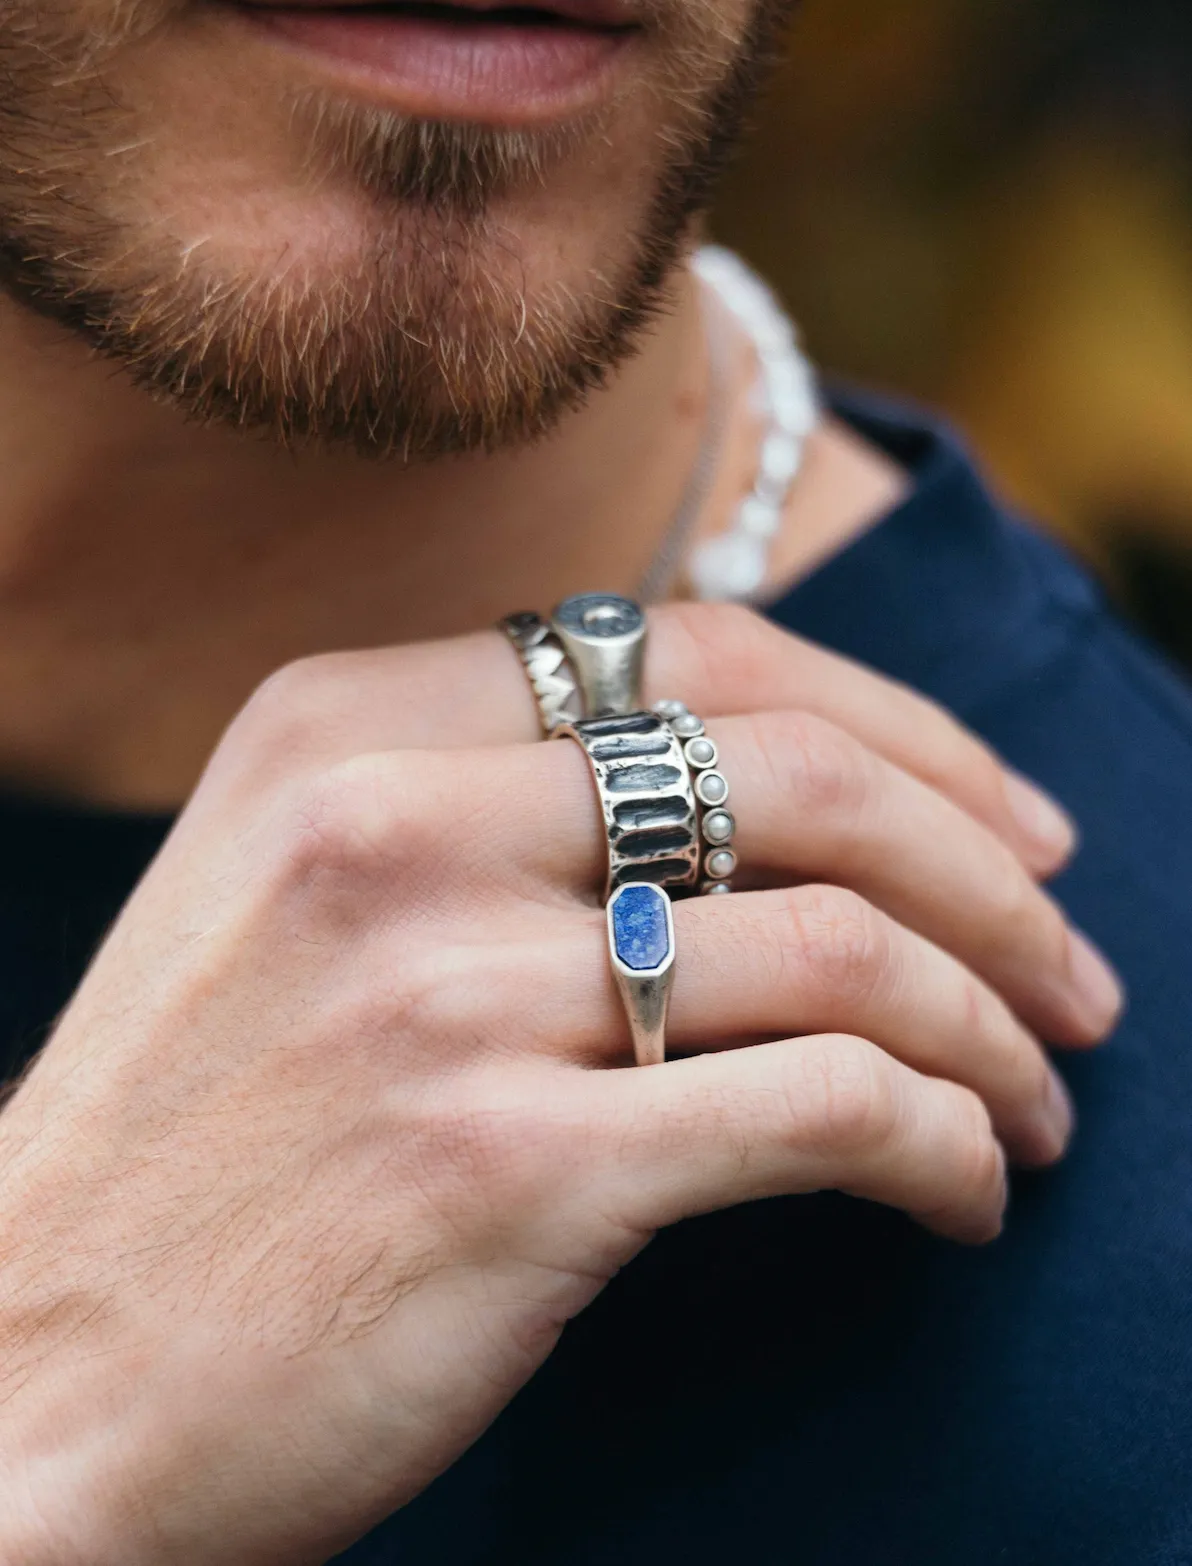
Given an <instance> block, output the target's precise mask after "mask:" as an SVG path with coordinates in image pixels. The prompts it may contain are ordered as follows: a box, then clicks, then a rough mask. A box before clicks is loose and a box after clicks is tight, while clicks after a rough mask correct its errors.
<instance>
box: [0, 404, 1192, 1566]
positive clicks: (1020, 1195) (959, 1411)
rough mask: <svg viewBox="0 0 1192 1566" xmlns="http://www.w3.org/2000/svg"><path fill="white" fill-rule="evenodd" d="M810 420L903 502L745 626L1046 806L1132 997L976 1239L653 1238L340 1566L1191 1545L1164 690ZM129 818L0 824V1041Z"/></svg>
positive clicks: (1043, 569) (856, 1233) (1190, 1193)
mask: <svg viewBox="0 0 1192 1566" xmlns="http://www.w3.org/2000/svg"><path fill="white" fill-rule="evenodd" d="M844 411H845V413H846V415H847V416H848V417H849V418H850V419H851V420H852V422H853V423H854V424H855V425H857V426H858V427H859V428H860V429H861V430H862V431H863V433H865V434H866V435H868V436H869V438H870V439H872V440H874V441H875V442H876V443H877V444H879V445H880V446H883V447H884V448H885V449H886V450H887V451H889V452H890V453H891V454H892V455H893V456H894V457H895V458H896V459H897V460H898V461H900V462H901V463H902V464H903V465H904V466H905V467H906V468H907V469H908V471H909V472H910V474H911V475H912V479H913V481H914V489H913V493H912V494H911V495H910V497H909V499H908V500H907V501H906V502H905V503H904V504H903V505H902V506H901V507H899V509H898V510H897V511H895V512H894V513H892V514H891V515H890V516H889V517H888V518H886V519H885V520H884V521H883V522H882V523H881V524H880V525H879V526H878V527H877V528H875V529H874V530H873V531H871V532H870V533H868V534H867V535H865V536H864V537H862V538H860V539H859V540H857V541H856V542H855V543H854V544H852V545H851V546H850V547H849V548H848V549H846V550H845V551H844V552H842V553H841V554H840V555H838V556H837V557H836V558H835V559H833V560H832V561H830V562H829V563H828V564H827V565H825V566H824V567H823V568H821V569H820V570H819V571H818V572H817V573H816V574H815V575H814V576H813V577H812V578H810V579H809V580H808V581H806V582H804V583H802V584H801V585H800V586H798V587H797V588H796V589H795V590H794V591H793V592H791V593H790V594H789V595H787V596H786V597H785V598H783V599H782V600H781V602H779V603H777V604H775V605H774V606H773V609H772V613H773V615H774V618H775V619H777V620H779V621H780V622H782V623H784V624H787V625H790V626H792V627H794V628H795V629H797V630H798V631H800V632H801V633H803V634H805V635H807V636H809V637H812V638H814V639H816V640H818V641H821V642H823V643H825V644H827V645H829V646H832V647H836V648H839V649H840V650H842V651H844V652H847V653H849V654H851V655H852V656H853V657H856V658H859V659H861V660H863V661H865V662H867V663H869V664H871V665H873V666H874V667H876V668H878V669H881V670H884V671H886V672H887V673H889V674H892V675H894V676H896V677H897V678H899V679H901V680H904V681H906V682H907V683H909V684H911V685H914V686H917V687H918V688H919V689H920V690H923V691H925V692H927V693H928V694H930V695H932V696H934V697H936V698H937V699H938V700H940V701H942V702H944V703H945V704H946V705H947V706H949V707H950V708H952V710H953V711H955V712H956V713H958V714H959V715H960V716H961V717H962V718H963V719H964V720H965V721H966V722H967V723H968V724H969V725H970V726H972V727H973V728H975V729H976V730H977V731H979V732H980V733H981V734H983V735H985V736H986V738H988V739H989V740H990V741H991V742H992V743H993V744H994V745H995V746H996V747H997V748H998V749H999V750H1000V751H1001V752H1002V754H1004V755H1005V756H1007V757H1008V758H1009V759H1010V760H1011V761H1013V762H1014V763H1015V764H1016V765H1017V766H1018V767H1019V768H1021V770H1022V771H1024V772H1026V773H1028V774H1029V775H1031V776H1033V777H1035V778H1038V779H1039V780H1040V781H1041V782H1042V783H1044V784H1045V785H1046V786H1047V787H1048V788H1050V789H1051V791H1052V792H1053V793H1054V794H1055V795H1056V796H1057V797H1058V798H1059V799H1061V800H1062V801H1063V802H1064V803H1065V804H1066V805H1067V806H1068V808H1069V809H1070V810H1071V811H1072V813H1073V815H1074V816H1075V817H1076V819H1077V821H1078V822H1079V824H1080V827H1081V831H1082V834H1083V839H1084V847H1083V849H1082V851H1081V853H1080V855H1079V857H1078V858H1077V859H1076V860H1075V862H1074V864H1073V865H1072V867H1071V868H1070V869H1069V870H1068V871H1067V872H1066V873H1065V874H1064V875H1063V877H1062V878H1061V879H1060V880H1059V882H1058V883H1057V884H1056V890H1057V892H1058V895H1059V897H1060V899H1061V900H1062V901H1063V903H1064V904H1065V905H1066V907H1067V908H1068V909H1069V911H1070V912H1071V914H1072V915H1073V917H1074V918H1075V920H1076V922H1077V923H1078V924H1081V925H1083V926H1084V927H1085V928H1086V929H1087V930H1088V931H1089V932H1090V934H1091V935H1092V936H1093V938H1094V939H1095V940H1096V941H1097V942H1099V943H1100V944H1101V945H1102V946H1103V947H1104V948H1105V950H1106V951H1107V952H1108V953H1109V955H1110V956H1111V957H1112V959H1113V960H1114V962H1115V963H1116V964H1117V965H1118V967H1119V968H1120V970H1121V972H1122V973H1123V975H1124V977H1125V979H1126V982H1127V985H1128V987H1129V992H1130V1010H1129V1012H1128V1015H1127V1017H1126V1019H1125V1021H1124V1023H1123V1025H1122V1027H1121V1028H1120V1030H1119V1032H1118V1034H1117V1036H1116V1038H1115V1039H1114V1041H1113V1042H1112V1043H1111V1044H1110V1045H1109V1046H1107V1047H1106V1048H1105V1049H1104V1050H1101V1051H1098V1052H1094V1053H1092V1054H1087V1055H1065V1056H1064V1057H1062V1059H1061V1065H1062V1068H1063V1070H1064V1071H1065V1074H1066V1075H1067V1078H1068V1081H1069V1083H1070V1085H1071V1087H1072V1089H1073V1093H1074V1096H1075V1099H1076V1103H1077V1106H1078V1110H1079V1114H1080V1128H1079V1134H1078V1137H1077V1140H1076V1143H1075V1145H1074V1148H1073V1151H1072V1154H1071V1156H1070V1157H1069V1158H1068V1160H1067V1161H1066V1162H1065V1164H1064V1165H1063V1166H1062V1167H1060V1168H1059V1169H1058V1170H1055V1171H1051V1172H1048V1173H1046V1174H1042V1175H1035V1176H1029V1177H1023V1178H1020V1179H1018V1181H1017V1182H1016V1185H1015V1191H1014V1198H1013V1203H1012V1209H1011V1215H1010V1219H1009V1224H1008V1227H1007V1230H1006V1233H1005V1235H1004V1237H1003V1238H1002V1239H1000V1240H999V1241H998V1242H997V1243H996V1244H995V1245H993V1246H991V1247H989V1248H988V1249H985V1250H979V1251H971V1250H965V1249H962V1248H960V1247H958V1246H953V1245H949V1244H947V1243H945V1242H942V1241H939V1240H936V1239H934V1238H932V1237H931V1236H929V1235H927V1234H926V1233H924V1232H923V1231H922V1230H920V1229H918V1228H917V1227H915V1226H914V1225H913V1224H912V1223H910V1222H909V1221H908V1220H906V1219H904V1218H903V1217H901V1216H900V1215H899V1214H897V1213H894V1212H892V1211H889V1210H886V1209H884V1208H880V1207H877V1206H874V1205H870V1204H867V1203H863V1202H859V1201H854V1200H850V1199H848V1198H844V1197H840V1196H834V1195H823V1196H815V1197H804V1198H792V1199H786V1200H780V1201H772V1202H766V1203H759V1204H756V1205H754V1206H751V1207H747V1208H740V1209H736V1210H734V1211H732V1212H728V1213H721V1214H717V1215H715V1216H712V1217H709V1218H704V1219H700V1220H697V1221H694V1222H691V1223H687V1224H682V1225H680V1226H678V1227H677V1228H675V1229H672V1230H669V1231H667V1232H666V1233H665V1234H663V1235H661V1236H660V1237H659V1238H658V1239H657V1240H656V1241H655V1242H654V1243H653V1244H652V1245H651V1246H650V1247H649V1248H648V1249H647V1250H646V1251H645V1252H644V1253H643V1254H642V1256H641V1257H640V1258H639V1259H638V1260H637V1261H635V1262H634V1263H633V1264H632V1265H631V1266H630V1267H628V1268H627V1269H626V1270H625V1271H624V1272H623V1273H622V1274H621V1275H620V1276H619V1277H618V1278H617V1279H616V1280H614V1282H613V1283H612V1284H611V1285H610V1286H609V1288H608V1289H607V1290H606V1291H605V1293H604V1294H603V1295H602V1296H601V1297H600V1298H599V1299H598V1300H597V1301H596V1303H595V1304H594V1305H593V1306H592V1307H591V1308H590V1309H589V1310H588V1311H587V1312H586V1313H585V1314H584V1315H583V1316H582V1317H580V1318H579V1319H578V1320H577V1321H576V1322H575V1323H573V1324H572V1325H571V1326H570V1327H569V1328H568V1330H567V1332H566V1333H565V1335H564V1338H563V1341H562V1343H561V1345H560V1347H559V1348H558V1350H557V1351H556V1353H555V1354H554V1356H553V1357H552V1358H551V1360H550V1361H549V1362H548V1363H547V1365H546V1367H545V1368H544V1369H543V1370H542V1371H541V1372H540V1373H539V1375H538V1376H537V1377H536V1378H535V1379H534V1380H533V1381H532V1382H531V1384H530V1385H529V1386H528V1387H527V1388H526V1389H525V1391H524V1392H523V1393H522V1394H521V1395H520V1396H519V1397H518V1398H517V1399H516V1400H515V1401H514V1403H513V1404H512V1406H511V1407H510V1408H509V1409H508V1410H507V1411H506V1412H505V1414H504V1415H502V1417H501V1418H500V1419H498V1421H497V1422H496V1424H495V1425H494V1426H493V1427H492V1429H491V1430H490V1431H489V1432H488V1433H487V1434H486V1435H485V1436H484V1437H483V1438H482V1439H481V1440H480V1441H479V1442H478V1443H477V1444H476V1445H475V1447H473V1449H472V1450H471V1451H470V1452H469V1453H467V1454H466V1455H465V1456H464V1458H463V1459H461V1461H460V1462H459V1463H458V1464H457V1465H456V1466H455V1467H454V1468H453V1469H452V1470H450V1471H449V1472H448V1473H447V1474H445V1475H444V1476H443V1477H442V1478H441V1479H439V1480H438V1481H437V1482H436V1483H435V1484H434V1485H432V1486H431V1488H430V1489H429V1490H428V1491H427V1492H426V1493H425V1494H424V1495H422V1496H421V1497H419V1498H418V1499H417V1500H416V1501H415V1502H414V1503H413V1504H412V1505H410V1506H409V1507H407V1508H406V1509H405V1510H404V1511H403V1512H401V1513H399V1514H398V1515H397V1516H396V1517H394V1518H392V1519H390V1521H389V1522H388V1523H387V1524H385V1525H383V1526H382V1527H381V1528H379V1529H377V1530H375V1531H374V1532H373V1533H372V1534H371V1535H370V1536H369V1537H368V1538H367V1539H365V1540H362V1541H361V1542H360V1543H359V1544H357V1545H356V1546H354V1547H353V1548H352V1549H350V1550H349V1551H347V1552H346V1554H344V1555H343V1556H342V1557H340V1560H341V1561H342V1562H344V1563H347V1566H381V1563H385V1566H390V1563H392V1566H671V1563H675V1566H679V1563H682V1566H703V1563H707V1566H713V1563H715V1566H724V1563H726V1562H730V1561H732V1562H736V1561H741V1562H744V1563H748V1566H779V1563H781V1566H995V1563H996V1566H1006V1563H1010V1566H1036V1563H1037V1566H1077V1563H1080V1566H1085V1563H1098V1566H1102V1563H1103V1566H1125V1563H1131V1566H1132V1563H1146V1566H1177V1563H1179V1566H1187V1563H1189V1562H1192V1039H1190V1037H1189V1032H1190V1027H1189V1024H1190V1022H1192V820H1190V814H1192V697H1190V696H1189V693H1188V691H1187V689H1186V687H1185V686H1184V684H1183V683H1182V682H1181V680H1180V679H1179V678H1177V677H1176V676H1174V675H1173V674H1172V673H1171V672H1169V671H1168V670H1167V669H1166V668H1165V667H1164V666H1163V665H1162V663H1161V662H1160V660H1159V659H1158V658H1157V657H1156V655H1155V654H1153V653H1152V652H1151V651H1149V650H1148V649H1147V648H1145V647H1144V646H1142V645H1140V643H1139V642H1138V641H1137V640H1136V639H1135V638H1134V637H1133V636H1132V635H1131V634H1130V633H1129V632H1127V631H1126V630H1125V629H1124V628H1123V627H1122V626H1121V625H1120V624H1119V623H1118V622H1117V620H1116V619H1115V618H1114V616H1113V615H1112V614H1111V613H1110V612H1109V611H1108V610H1107V608H1106V606H1105V604H1104V603H1103V601H1102V599H1101V596H1100V594H1099V592H1098V590H1097V589H1096V587H1095V586H1094V585H1093V584H1092V583H1091V582H1090V580H1089V578H1088V577H1087V576H1086V575H1085V574H1084V573H1083V572H1082V571H1081V570H1080V569H1078V568H1077V567H1076V566H1075V565H1074V564H1073V563H1072V562H1071V561H1070V560H1069V559H1068V558H1067V556H1065V555H1064V554H1063V553H1062V552H1061V551H1060V550H1058V549H1057V548H1056V547H1055V546H1054V545H1052V544H1050V543H1048V542H1046V541H1044V540H1043V539H1042V538H1041V537H1040V536H1039V535H1037V534H1036V533H1034V532H1032V531H1030V530H1028V529H1026V528H1023V527H1021V526H1020V525H1018V524H1017V523H1016V522H1015V521H1013V520H1011V519H1010V518H1008V517H1007V516H1006V515H1004V514H1003V513H1002V512H1001V511H999V509H998V508H997V507H996V506H995V505H994V503H993V502H992V501H991V500H990V498H989V497H988V495H987V493H986V492H985V490H984V489H983V488H982V486H981V483H980V482H979V480H978V478H977V477H976V475H975V473H974V471H973V469H972V467H971V465H970V464H969V462H968V461H967V459H966V458H965V456H964V454H963V452H962V451H961V450H960V448H959V447H958V446H957V445H956V444H955V443H954V442H953V441H952V439H951V438H950V437H949V436H947V435H946V434H944V433H942V432H940V431H938V430H935V429H932V428H930V427H927V426H925V425H923V424H922V423H921V422H917V421H914V420H912V419H909V418H907V417H904V416H901V415H897V414H892V413H890V412H888V411H881V410H878V409H875V408H869V407H866V406H864V405H862V404H859V403H855V402H854V403H850V404H849V405H848V406H847V407H846V408H845V409H844ZM163 829H164V823H162V822H156V821H152V820H144V819H139V818H115V817H110V816H98V815H96V816H88V815H86V814H83V813H79V812H73V813H67V812H62V811H59V810H52V809H49V808H41V807H36V806H30V805H27V804H16V803H13V804H11V805H10V806H9V807H8V808H7V809H6V810H5V812H4V814H3V815H2V816H0V845H2V849H3V858H2V861H0V862H2V863H3V865H4V867H5V868H4V872H3V884H2V887H0V896H2V898H3V902H2V905H0V952H2V953H3V957H2V959H0V961H2V964H3V966H2V967H0V979H2V981H3V982H2V983H0V1005H2V1007H3V1012H2V1014H0V1026H2V1027H3V1028H4V1031H5V1033H6V1036H7V1037H8V1039H9V1040H10V1041H11V1043H12V1047H13V1049H14V1051H19V1050H20V1049H21V1048H22V1047H28V1045H29V1044H31V1043H33V1042H35V1041H36V1040H37V1038H38V1037H39V1036H40V1033H41V1031H42V1030H43V1029H44V1027H45V1025H46V1024H47V1022H48V1020H49V1018H50V1017H51V1016H52V1014H53V1012H54V1011H55V1009H57V1008H58V1007H60V1006H61V1005H62V1004H63V1002H64V1001H65V999H66V998H67V996H68V994H69V991H70V988H71V986H72V984H73V983H74V982H75V980H76V979H77V976H78V973H79V971H80V970H81V967H82V965H83V963H84V962H85V959H86V956H87V954H88V952H89V950H90V949H91V946H92V945H93V943H94V941H95V939H96V937H97V935H98V933H99V931H100V930H101V928H102V926H103V923H104V922H105V921H106V920H107V919H108V918H109V917H110V916H111V914H112V913H113V912H114V911H115V909H116V908H117V907H118V906H119V904H120V902H121V901H122V900H123V898H124V897H125V896H126V895H127V893H128V891H129V890H130V889H131V886H132V883H133V881H134V879H135V877H136V875H137V874H138V872H139V870H140V868H141V867H142V865H143V863H144V862H145V860H146V858H147V857H148V855H149V853H150V852H151V851H152V848H153V846H154V845H155V843H156V841H157V840H158V839H159V837H160V834H161V832H162V830H163ZM232 1554H234V1552H232ZM231 1558H232V1555H229V1559H231Z"/></svg>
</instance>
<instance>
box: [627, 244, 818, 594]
mask: <svg viewBox="0 0 1192 1566" xmlns="http://www.w3.org/2000/svg"><path fill="white" fill-rule="evenodd" d="M691 266H692V271H693V272H694V273H695V275H696V277H697V278H698V279H699V282H700V285H701V287H702V289H703V293H704V299H703V305H704V312H703V313H704V320H705V323H706V325H705V330H706V332H707V342H708V407H707V413H706V415H705V419H704V431H703V436H702V438H701V441H700V449H699V452H698V453H697V455H696V459H695V464H694V466H693V467H692V470H691V473H690V475H689V476H688V479H687V483H686V485H685V486H684V489H683V494H682V496H681V497H680V500H679V504H678V507H677V508H676V510H675V514H674V516H673V518H672V519H671V522H670V525H669V526H668V527H667V530H666V533H665V534H664V535H663V539H662V543H661V544H660V545H659V547H658V551H657V553H656V554H655V556H654V559H653V560H652V561H651V562H650V565H649V568H648V569H647V571H646V573H645V576H644V577H643V578H642V581H641V583H640V585H639V588H638V597H639V599H640V600H641V601H642V602H644V603H651V602H654V601H656V600H657V599H659V598H661V597H662V596H663V595H664V594H665V593H666V591H667V589H668V588H669V587H670V586H671V584H672V583H673V581H674V579H675V576H676V575H677V574H678V572H679V570H680V568H683V567H685V570H686V574H687V575H688V577H689V578H690V581H691V586H692V589H693V591H694V593H695V596H696V597H697V598H700V599H703V600H705V601H709V600H715V599H736V600H739V601H743V602H749V601H750V600H752V599H753V598H754V597H755V596H756V595H757V593H758V592H759V590H760V589H761V588H762V587H763V586H764V585H765V582H766V578H767V574H768V570H769V563H770V547H771V545H772V543H773V540H774V537H775V535H776V534H777V533H778V531H779V529H780V527H781V526H782V517H783V513H784V511H785V508H786V504H787V501H788V499H789V497H790V492H791V489H792V486H793V485H794V482H795V480H796V479H797V478H798V475H799V470H800V468H801V467H802V463H803V450H804V446H805V444H806V441H807V437H808V436H809V435H810V434H811V432H812V430H813V429H814V428H815V427H816V425H817V424H818V422H819V418H820V403H819V395H818V391H817V388H816V380H815V371H814V370H813V368H812V366H811V364H810V362H809V361H808V359H807V358H806V356H805V355H804V353H803V351H802V349H801V348H800V346H799V341H798V335H797V333H796V331H795V328H794V325H793V323H792V322H791V320H790V318H789V317H788V316H787V315H786V313H785V311H784V310H783V309H782V306H781V305H780V304H779V303H778V301H777V299H776V298H775V297H774V295H773V293H771V291H770V289H769V288H768V287H767V286H766V284H765V283H764V282H762V280H761V278H760V277H758V276H757V274H756V273H755V272H753V271H752V270H751V269H750V268H749V267H748V266H746V264H745V263H744V261H742V260H741V258H740V257H739V256H737V255H734V254H733V252H732V251H731V250H725V249H722V248H721V247H720V246H718V245H705V246H703V247H702V248H701V249H699V250H697V251H696V253H695V255H694V256H693V258H692V262H691ZM734 326H735V327H736V328H737V330H738V331H742V332H744V334H745V336H746V337H747V338H748V340H749V343H750V345H751V347H752V349H753V353H754V356H755V358H756V361H757V372H756V377H755V380H754V384H753V387H752V390H751V393H750V404H751V409H752V411H753V412H754V413H755V414H756V415H757V416H758V418H759V419H760V420H761V422H762V435H761V441H760V446H759V450H758V463H757V471H756V474H755V475H754V481H753V487H752V488H751V489H750V491H749V493H748V494H747V495H746V496H745V497H744V498H743V499H742V500H741V501H740V502H738V504H737V505H736V506H735V508H734V510H733V516H732V520H731V522H730V524H729V526H728V527H727V528H726V529H725V531H724V532H722V533H718V534H716V535H715V536H714V537H712V538H708V539H704V540H703V541H702V542H701V543H699V544H697V545H696V546H695V547H694V548H691V547H690V544H691V535H692V533H693V532H694V530H695V527H696V524H697V522H698V520H699V517H700V513H701V512H702V511H703V509H704V505H705V503H706V501H707V499H708V495H709V493H710V491H711V488H712V485H713V483H714V482H715V478H716V473H717V471H718V469H719V466H720V459H721V457H722V455H723V449H724V439H725V435H726V433H727V429H728V420H729V412H730V409H729V394H728V380H729V362H730V354H731V346H732V344H731V329H732V327H734Z"/></svg>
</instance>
